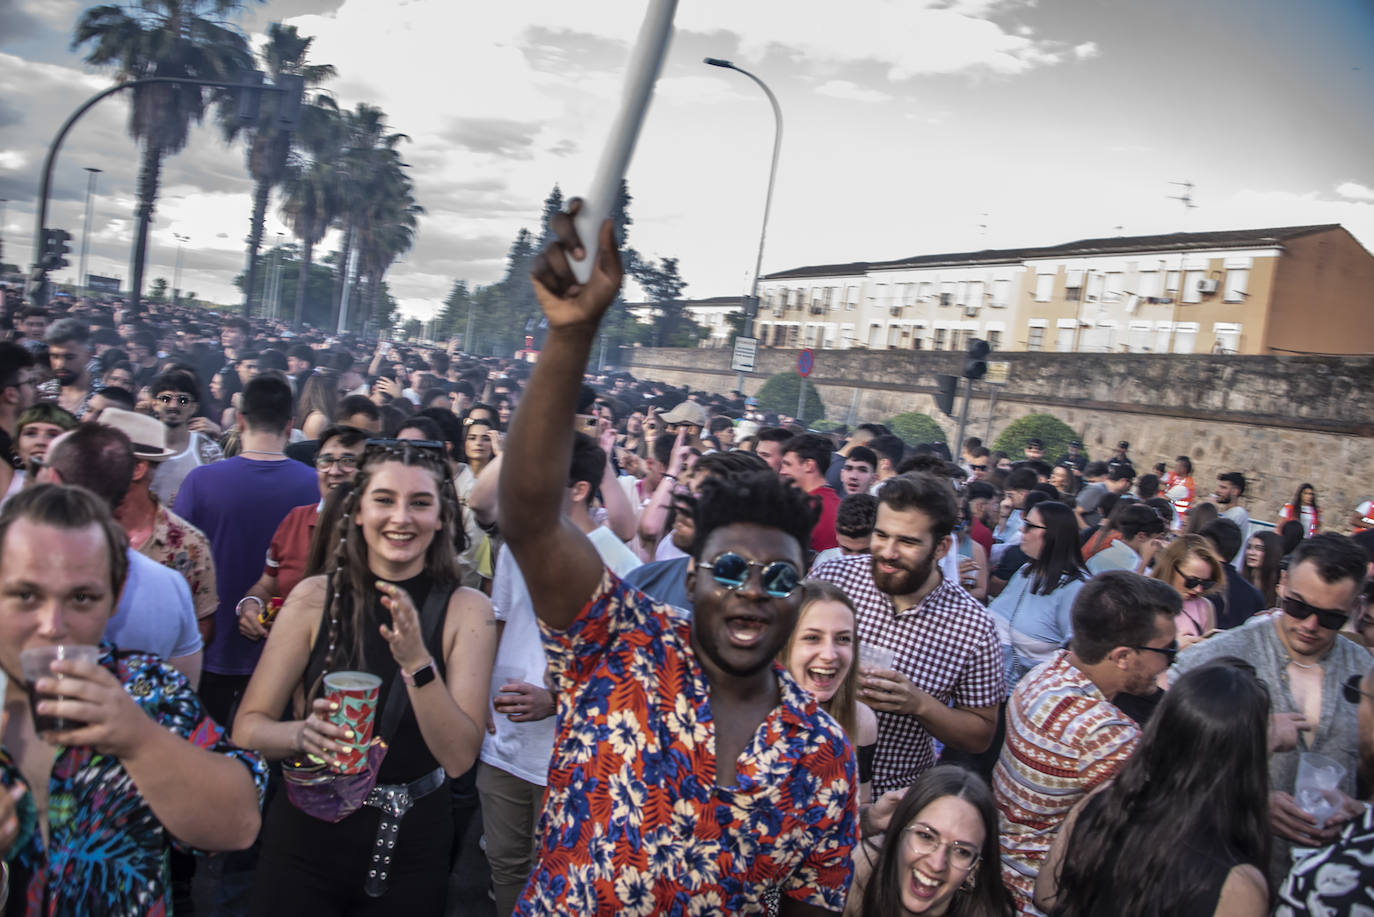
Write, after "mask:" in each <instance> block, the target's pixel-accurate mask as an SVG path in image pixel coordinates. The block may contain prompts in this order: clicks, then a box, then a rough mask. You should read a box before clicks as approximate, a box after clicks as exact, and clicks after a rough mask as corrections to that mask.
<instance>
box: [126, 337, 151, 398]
mask: <svg viewBox="0 0 1374 917" xmlns="http://www.w3.org/2000/svg"><path fill="white" fill-rule="evenodd" d="M129 362H130V363H132V364H133V365H134V378H133V381H132V383H131V384H132V386H133V392H134V394H135V395H137V394H138V391H139V389H141V388H143V386H145V385H149V384H151V383H152V381H153V380H154V379H156V378H157V335H155V334H153V333H152V332H151V331H146V330H144V329H141V328H140V329H139V330H138V331H135V332H134V333H133V336H132V337H131V338H130V339H129Z"/></svg>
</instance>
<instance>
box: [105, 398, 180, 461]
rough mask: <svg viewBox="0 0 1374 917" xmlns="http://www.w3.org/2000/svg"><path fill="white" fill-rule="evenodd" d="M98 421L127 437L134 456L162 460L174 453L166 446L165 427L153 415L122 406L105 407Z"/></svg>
mask: <svg viewBox="0 0 1374 917" xmlns="http://www.w3.org/2000/svg"><path fill="white" fill-rule="evenodd" d="M99 422H100V423H101V424H103V425H104V426H107V427H113V428H114V429H116V430H118V431H119V432H121V433H123V434H124V435H125V436H127V437H129V439H130V441H131V442H133V444H134V458H141V459H143V460H144V461H147V462H162V461H166V460H167V459H169V458H171V457H172V456H174V455H176V453H175V452H173V451H172V450H171V449H168V448H167V428H166V427H164V426H163V425H162V421H160V420H158V419H156V418H154V417H149V416H148V415H146V414H137V413H135V412H133V411H126V410H124V409H123V408H106V409H105V410H103V411H101V412H100V420H99Z"/></svg>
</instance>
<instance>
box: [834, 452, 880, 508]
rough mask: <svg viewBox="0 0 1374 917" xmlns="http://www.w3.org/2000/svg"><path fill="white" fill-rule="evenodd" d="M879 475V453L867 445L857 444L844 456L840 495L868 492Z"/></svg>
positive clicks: (848, 495) (847, 495)
mask: <svg viewBox="0 0 1374 917" xmlns="http://www.w3.org/2000/svg"><path fill="white" fill-rule="evenodd" d="M877 476H878V454H877V453H876V452H874V451H873V450H872V449H870V448H868V447H867V446H855V447H854V448H853V449H850V450H849V454H848V455H846V456H845V457H844V466H843V467H842V468H841V469H840V486H841V488H842V490H841V491H840V492H839V493H840V496H842V497H850V496H853V495H854V494H866V493H868V489H869V488H870V487H872V486H873V482H874V480H875V479H876V478H877Z"/></svg>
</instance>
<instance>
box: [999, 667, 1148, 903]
mask: <svg viewBox="0 0 1374 917" xmlns="http://www.w3.org/2000/svg"><path fill="white" fill-rule="evenodd" d="M1139 740H1140V730H1139V729H1138V728H1137V727H1136V725H1135V723H1134V722H1132V721H1131V719H1130V717H1128V716H1126V714H1124V713H1122V712H1121V711H1120V710H1118V709H1117V708H1116V707H1115V706H1113V705H1112V704H1111V703H1110V702H1108V700H1107V698H1106V697H1105V696H1103V694H1102V692H1101V691H1099V690H1098V688H1097V685H1095V684H1093V683H1092V681H1091V680H1090V679H1089V678H1088V676H1087V675H1085V674H1083V672H1081V671H1079V669H1078V668H1077V667H1075V666H1074V665H1073V664H1072V663H1071V662H1069V654H1068V652H1067V651H1066V650H1060V651H1058V652H1057V653H1055V654H1054V655H1053V656H1052V657H1051V658H1050V660H1049V661H1048V662H1045V663H1043V664H1042V665H1039V666H1037V667H1036V668H1034V669H1032V670H1031V671H1030V673H1029V674H1027V675H1026V677H1025V678H1023V679H1021V681H1020V683H1018V684H1017V686H1016V689H1015V690H1014V691H1012V693H1011V699H1010V700H1009V701H1008V702H1007V739H1006V743H1005V744H1004V745H1003V746H1002V756H1001V758H999V759H998V761H997V767H996V769H995V770H994V771H993V772H992V789H993V793H994V794H995V795H996V797H997V809H998V811H999V813H1000V816H1001V817H1000V819H999V821H1000V822H1001V830H1002V880H1003V881H1004V882H1005V883H1006V886H1007V888H1008V889H1009V890H1010V891H1011V893H1012V895H1013V897H1014V898H1015V900H1016V909H1017V911H1018V912H1019V913H1022V914H1039V913H1040V912H1039V911H1038V910H1036V909H1035V906H1034V904H1033V903H1032V901H1031V898H1032V896H1033V894H1034V892H1035V877H1036V876H1037V875H1038V874H1039V872H1040V864H1041V863H1043V862H1044V861H1045V855H1046V854H1048V853H1049V850H1050V845H1051V844H1053V843H1054V838H1055V835H1056V834H1058V833H1059V827H1060V825H1062V824H1063V823H1064V819H1065V818H1067V817H1068V814H1069V810H1070V809H1072V808H1073V807H1074V805H1075V804H1077V803H1078V802H1079V801H1080V800H1081V799H1083V798H1084V797H1085V796H1087V795H1088V794H1089V793H1091V792H1092V791H1093V790H1094V789H1096V788H1097V787H1098V786H1101V785H1102V784H1103V783H1105V782H1106V781H1108V780H1110V779H1111V778H1112V777H1113V776H1115V775H1116V772H1117V771H1118V770H1119V769H1120V768H1121V765H1122V764H1124V763H1125V762H1126V759H1127V758H1128V757H1130V755H1131V752H1132V751H1134V750H1135V746H1136V743H1137V742H1138V741H1139Z"/></svg>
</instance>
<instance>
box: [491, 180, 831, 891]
mask: <svg viewBox="0 0 1374 917" xmlns="http://www.w3.org/2000/svg"><path fill="white" fill-rule="evenodd" d="M577 206H579V204H578V203H574V204H573V208H574V209H575V208H576V207H577ZM554 227H555V229H556V231H557V232H558V235H559V237H560V239H561V240H562V241H561V242H560V243H558V244H555V245H553V246H551V247H550V249H549V250H548V251H547V252H546V253H545V254H544V255H543V256H541V259H540V260H539V261H538V262H537V263H536V268H535V272H534V281H535V284H534V285H535V293H536V295H537V296H538V298H539V302H540V306H541V308H542V309H543V310H544V313H545V315H546V316H547V317H548V320H549V333H548V337H547V338H546V340H545V345H544V349H543V352H542V353H541V354H540V358H539V362H538V363H537V364H536V366H535V370H534V374H533V376H532V377H531V380H530V383H529V386H528V388H527V389H526V391H525V396H524V398H522V399H521V402H520V409H519V410H518V411H517V412H516V413H515V416H514V418H513V421H512V427H511V431H510V437H509V440H508V443H507V449H506V459H505V461H506V464H505V466H504V467H503V468H502V469H501V478H500V497H499V507H498V511H499V516H500V522H501V531H502V533H503V534H504V535H505V537H506V542H507V546H508V547H509V548H510V550H511V551H512V552H513V553H514V556H515V559H516V561H517V563H519V564H520V567H521V569H522V570H523V571H525V582H526V586H527V587H528V589H529V592H530V596H531V599H532V600H533V605H534V609H535V612H536V614H537V615H538V617H539V619H540V626H541V630H542V633H543V639H544V649H545V651H546V653H547V655H548V660H549V676H550V679H551V682H552V684H553V685H554V688H555V690H556V694H557V705H558V712H557V727H556V728H557V734H556V738H555V743H554V750H553V760H552V762H551V764H550V767H549V780H548V793H547V795H546V797H545V805H544V813H543V816H542V817H541V819H540V823H539V856H538V861H537V863H536V865H535V869H534V873H533V875H532V876H531V877H530V881H529V884H528V885H526V887H525V891H524V894H523V895H522V896H521V899H520V901H519V903H518V904H517V905H516V909H515V913H516V914H520V915H534V914H541V915H542V914H595V913H612V912H614V913H619V914H630V915H640V917H647V915H650V914H653V915H658V914H681V915H703V914H724V913H740V912H745V913H747V912H751V911H759V910H761V909H762V908H763V902H764V900H765V897H766V896H768V895H770V894H771V893H775V892H776V893H780V898H781V903H780V905H779V909H778V913H779V914H781V915H784V917H795V915H811V914H825V913H837V912H839V911H841V910H842V909H843V908H844V903H845V897H846V895H847V894H848V891H849V884H850V880H851V878H852V874H853V863H852V858H851V853H852V850H853V846H854V844H855V842H856V841H857V805H856V799H857V786H858V775H857V766H856V763H855V758H854V752H853V749H852V747H851V746H850V744H849V742H848V740H847V739H846V738H845V735H844V732H843V730H841V729H840V727H839V726H838V725H837V724H836V723H835V721H834V720H832V719H831V718H830V717H829V715H827V714H826V713H824V712H823V711H821V710H820V709H819V707H818V706H817V705H816V703H815V701H814V700H813V699H812V698H811V697H810V695H808V694H807V693H806V692H805V691H803V690H802V689H801V688H799V687H798V686H797V684H796V683H795V682H794V681H792V679H791V677H790V676H788V675H787V674H786V672H785V671H784V670H783V669H782V667H781V666H779V665H778V664H777V663H776V662H775V661H774V660H775V657H776V656H777V653H778V651H779V650H780V649H781V648H782V647H783V646H784V645H785V644H786V642H787V639H788V636H789V634H790V633H791V631H792V628H793V627H794V625H795V624H796V620H797V613H798V608H799V606H800V603H801V594H800V589H799V588H798V587H799V581H800V579H801V575H802V570H803V569H804V567H803V562H804V547H805V545H806V544H807V542H808V540H809V538H810V534H811V528H812V527H813V526H814V525H815V519H816V515H817V510H816V508H815V507H814V506H813V505H812V503H811V501H810V500H808V498H807V497H806V495H805V494H803V493H802V492H801V491H800V490H799V489H797V488H796V487H795V486H792V485H790V484H789V483H787V482H784V481H781V480H780V479H779V478H778V477H777V476H776V475H774V474H773V473H771V472H756V473H753V474H741V475H737V476H732V477H730V478H729V479H723V480H722V479H717V480H709V481H707V482H705V483H704V484H703V485H702V492H701V496H700V498H699V501H698V504H697V510H696V513H695V523H696V535H695V538H694V541H693V544H692V550H691V555H692V557H693V564H692V568H691V569H690V570H689V572H688V573H687V588H688V591H689V593H690V594H691V596H692V599H693V607H694V614H693V617H692V619H691V621H690V622H688V621H684V620H682V619H681V618H680V617H678V616H676V615H674V614H673V612H672V610H671V609H670V608H669V607H668V606H665V605H660V604H656V603H654V602H653V601H652V600H650V599H649V598H647V597H646V596H645V595H644V594H643V593H641V592H638V591H637V590H635V589H632V588H630V587H628V586H626V585H624V584H623V583H622V582H620V580H619V579H618V578H616V577H615V576H614V575H613V574H610V573H608V572H607V571H606V570H605V568H604V567H603V566H602V564H601V561H600V559H599V557H598V556H597V554H596V551H595V549H594V548H593V547H592V545H591V543H590V542H589V541H588V540H587V538H586V536H585V535H583V534H582V532H581V531H580V530H578V529H577V528H576V527H574V526H572V525H570V524H567V523H565V522H564V521H562V520H561V518H560V516H561V503H562V501H563V498H564V492H565V491H566V487H565V486H564V484H565V482H564V479H563V478H562V477H555V476H552V475H549V474H548V473H547V469H548V468H550V467H562V464H563V463H566V462H568V461H569V457H570V455H571V449H572V433H573V429H572V427H573V412H574V409H575V403H574V402H575V399H576V396H577V391H578V382H579V380H580V378H581V375H582V370H583V367H584V366H585V365H586V361H587V357H588V355H589V353H590V349H591V344H592V340H593V338H594V337H595V334H596V330H597V326H598V324H599V323H600V320H601V317H602V315H603V314H604V313H605V310H606V308H607V307H608V306H609V305H610V303H611V302H612V300H614V298H615V295H616V292H617V290H618V289H619V286H620V278H621V268H620V261H619V257H618V255H617V252H616V242H615V239H614V237H613V236H612V234H611V231H610V223H609V222H607V223H606V224H605V226H604V227H603V228H602V233H601V241H600V247H601V251H600V253H599V255H598V258H597V263H596V265H595V267H594V269H593V274H592V278H591V280H590V282H589V283H588V284H587V285H585V286H584V285H581V284H578V283H577V282H576V281H575V280H574V279H573V277H572V274H571V271H570V270H569V267H568V260H567V258H568V256H569V254H570V253H572V252H575V251H576V250H577V248H578V245H577V242H576V238H575V234H574V233H573V230H572V223H571V219H570V218H569V216H568V215H567V214H560V215H559V216H558V217H557V218H555V220H554Z"/></svg>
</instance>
